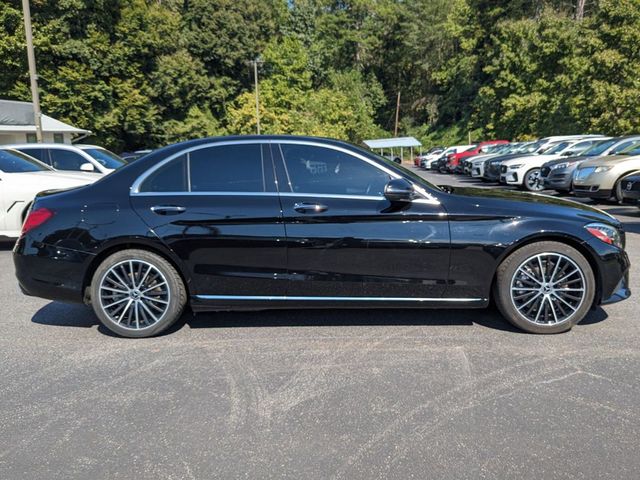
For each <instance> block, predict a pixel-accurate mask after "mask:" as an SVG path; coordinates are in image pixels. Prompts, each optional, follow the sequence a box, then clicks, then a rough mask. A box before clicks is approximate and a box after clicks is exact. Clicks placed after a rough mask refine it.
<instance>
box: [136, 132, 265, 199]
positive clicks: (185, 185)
mask: <svg viewBox="0 0 640 480" xmlns="http://www.w3.org/2000/svg"><path fill="white" fill-rule="evenodd" d="M264 164H265V160H264V159H263V157H262V147H261V145H260V144H259V143H252V144H233V145H221V146H217V147H215V146H213V147H207V148H201V149H199V150H193V151H191V152H188V153H185V154H183V155H181V156H180V157H178V158H175V159H173V160H171V161H170V162H169V163H167V164H166V165H163V166H162V167H160V168H159V169H158V170H156V171H154V172H153V173H152V174H151V175H149V177H148V178H147V179H146V180H145V181H144V182H143V183H142V185H141V186H140V191H141V192H264V191H265V175H264V170H265V167H264Z"/></svg>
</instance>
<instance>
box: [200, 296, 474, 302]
mask: <svg viewBox="0 0 640 480" xmlns="http://www.w3.org/2000/svg"><path fill="white" fill-rule="evenodd" d="M194 296H195V298H197V299H199V300H257V301H276V300H285V301H289V300H292V301H307V300H309V301H330V302H333V301H348V302H448V303H456V302H458V303H460V302H481V301H485V300H486V299H485V298H429V297H311V296H295V295H292V296H288V295H281V296H278V295H194Z"/></svg>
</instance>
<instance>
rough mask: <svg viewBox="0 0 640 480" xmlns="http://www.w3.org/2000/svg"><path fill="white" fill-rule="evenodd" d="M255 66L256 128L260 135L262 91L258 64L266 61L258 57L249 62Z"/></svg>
mask: <svg viewBox="0 0 640 480" xmlns="http://www.w3.org/2000/svg"><path fill="white" fill-rule="evenodd" d="M247 63H248V64H249V65H251V66H253V82H254V89H255V95H256V130H257V132H258V135H260V91H259V90H258V64H262V63H264V62H263V61H262V60H261V59H260V57H256V58H255V59H254V60H250V61H249V62H247Z"/></svg>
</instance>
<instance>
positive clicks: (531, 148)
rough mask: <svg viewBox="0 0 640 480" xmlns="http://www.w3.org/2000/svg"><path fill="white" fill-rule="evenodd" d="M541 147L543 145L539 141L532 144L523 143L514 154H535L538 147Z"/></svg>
mask: <svg viewBox="0 0 640 480" xmlns="http://www.w3.org/2000/svg"><path fill="white" fill-rule="evenodd" d="M542 145H544V143H543V142H541V141H540V140H538V141H537V142H533V143H525V144H524V145H522V146H521V147H520V148H518V149H517V150H516V151H515V152H514V153H534V152H537V151H538V150H539V149H540V147H542Z"/></svg>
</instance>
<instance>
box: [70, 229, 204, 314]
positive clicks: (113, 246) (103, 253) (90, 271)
mask: <svg viewBox="0 0 640 480" xmlns="http://www.w3.org/2000/svg"><path fill="white" fill-rule="evenodd" d="M122 250H145V251H147V252H151V253H155V254H156V255H159V256H160V257H162V258H164V259H165V260H166V261H167V262H169V263H170V264H171V266H173V268H175V269H176V271H177V272H178V275H180V278H181V279H182V282H183V283H184V287H185V289H186V291H187V303H188V302H189V298H190V296H191V290H192V285H191V281H190V276H189V274H188V272H187V271H186V270H185V269H184V267H183V265H182V262H181V261H180V260H179V259H178V258H177V257H176V256H175V254H174V253H173V252H171V250H169V249H168V248H166V247H164V246H163V245H159V244H157V243H154V242H149V241H146V240H143V239H128V240H124V239H123V240H122V241H120V242H117V243H110V244H109V245H108V246H105V247H104V248H103V249H102V250H100V252H99V253H98V254H97V255H95V256H94V257H93V258H92V259H91V262H90V263H89V266H88V267H87V269H86V272H85V274H84V279H83V281H82V292H83V298H84V301H85V303H88V302H89V301H90V287H91V280H92V279H93V275H94V274H95V271H96V270H97V268H98V266H99V265H100V264H101V263H102V262H103V261H104V259H105V258H107V257H109V256H110V255H112V254H114V253H116V252H120V251H122Z"/></svg>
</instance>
